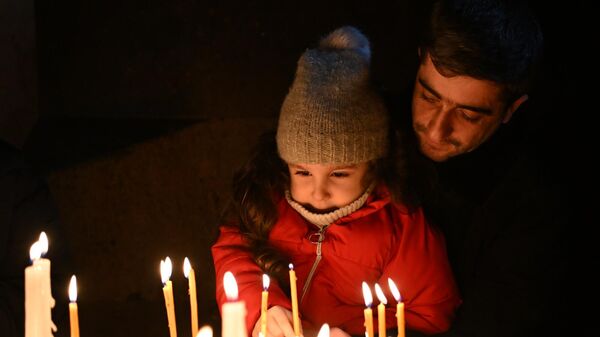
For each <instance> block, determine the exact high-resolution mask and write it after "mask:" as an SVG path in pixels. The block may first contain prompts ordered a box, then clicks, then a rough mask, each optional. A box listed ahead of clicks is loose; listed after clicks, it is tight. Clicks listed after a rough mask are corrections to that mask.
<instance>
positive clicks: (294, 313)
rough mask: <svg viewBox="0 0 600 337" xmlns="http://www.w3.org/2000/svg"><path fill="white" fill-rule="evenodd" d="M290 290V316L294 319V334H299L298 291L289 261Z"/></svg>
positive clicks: (292, 266)
mask: <svg viewBox="0 0 600 337" xmlns="http://www.w3.org/2000/svg"><path fill="white" fill-rule="evenodd" d="M289 267H290V292H291V293H292V294H291V295H292V318H293V321H294V334H295V335H296V336H297V337H298V336H300V334H301V332H300V314H299V313H298V291H297V289H296V280H297V278H296V272H295V271H294V265H293V264H291V263H290V266H289Z"/></svg>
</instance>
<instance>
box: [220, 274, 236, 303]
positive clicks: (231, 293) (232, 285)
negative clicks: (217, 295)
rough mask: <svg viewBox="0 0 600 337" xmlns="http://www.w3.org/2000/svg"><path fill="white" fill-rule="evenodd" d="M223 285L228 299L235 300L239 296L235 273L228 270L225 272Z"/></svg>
mask: <svg viewBox="0 0 600 337" xmlns="http://www.w3.org/2000/svg"><path fill="white" fill-rule="evenodd" d="M223 287H224V288H225V295H226V296H227V299H228V300H230V301H235V300H237V298H238V287H237V282H236V281H235V277H233V274H232V273H231V272H230V271H228V272H225V275H224V276H223Z"/></svg>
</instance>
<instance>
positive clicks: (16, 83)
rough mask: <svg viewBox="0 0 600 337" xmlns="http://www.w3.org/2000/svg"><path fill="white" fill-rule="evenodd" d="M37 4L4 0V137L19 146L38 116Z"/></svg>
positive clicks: (0, 83) (0, 114)
mask: <svg viewBox="0 0 600 337" xmlns="http://www.w3.org/2000/svg"><path fill="white" fill-rule="evenodd" d="M33 3H34V1H33V0H2V1H0V138H2V139H3V140H4V141H7V142H9V143H11V144H13V145H15V146H17V147H22V146H23V144H24V142H25V140H26V139H27V136H28V134H29V132H30V130H31V128H32V126H33V123H34V121H35V119H36V117H37V111H36V103H37V102H36V100H37V92H36V85H37V84H36V64H35V17H34V8H33V7H34V4H33Z"/></svg>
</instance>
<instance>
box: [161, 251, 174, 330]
mask: <svg viewBox="0 0 600 337" xmlns="http://www.w3.org/2000/svg"><path fill="white" fill-rule="evenodd" d="M172 272H173V264H172V263H171V259H170V258H169V257H168V256H167V258H166V259H165V260H164V261H163V260H161V261H160V278H161V279H162V283H163V284H164V286H163V294H164V295H165V306H166V308H167V321H168V323H169V334H170V336H171V337H177V323H176V322H175V300H174V299H173V284H172V283H171V280H170V278H171V273H172Z"/></svg>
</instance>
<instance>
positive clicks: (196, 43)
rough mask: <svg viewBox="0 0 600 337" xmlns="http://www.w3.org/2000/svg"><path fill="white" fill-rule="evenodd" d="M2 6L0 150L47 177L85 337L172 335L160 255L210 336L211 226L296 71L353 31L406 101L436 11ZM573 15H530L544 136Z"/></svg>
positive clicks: (568, 75) (213, 312)
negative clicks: (535, 28) (536, 29)
mask: <svg viewBox="0 0 600 337" xmlns="http://www.w3.org/2000/svg"><path fill="white" fill-rule="evenodd" d="M1 4H2V5H1V6H2V7H1V8H0V70H1V72H0V91H1V92H0V107H1V109H0V136H1V137H2V138H3V139H5V140H7V141H9V142H11V143H13V144H15V145H17V146H18V147H21V148H23V150H24V151H25V154H26V157H27V159H28V160H29V161H30V162H31V163H33V164H34V165H35V167H36V168H38V169H39V170H40V172H41V173H42V174H44V175H45V176H46V177H47V180H48V183H49V185H50V188H51V190H52V193H53V194H54V197H55V199H56V201H57V204H58V207H59V210H60V213H61V218H62V222H63V225H64V233H65V237H63V238H50V249H52V239H55V240H65V241H66V242H68V244H69V247H70V250H71V253H72V257H73V266H72V268H73V271H72V273H73V274H76V275H77V277H78V282H79V310H80V321H81V335H82V336H86V337H94V336H115V337H116V336H142V335H144V336H167V334H168V328H167V322H166V314H165V310H164V304H163V298H162V291H161V287H162V284H161V281H160V275H159V261H160V259H162V258H164V257H165V256H167V255H168V256H170V257H171V259H172V260H173V262H174V274H173V277H172V280H173V282H174V288H175V301H176V305H177V307H176V308H177V310H176V311H177V319H178V328H179V335H180V336H189V335H190V333H189V325H188V320H189V318H188V317H189V311H188V310H189V306H188V302H187V280H185V279H184V277H183V273H182V267H181V266H182V263H183V258H184V257H185V256H188V257H189V258H190V260H191V262H192V265H193V266H194V268H195V270H196V277H197V283H198V301H199V316H200V318H199V320H200V323H201V324H206V323H208V324H211V325H213V327H215V328H216V329H218V328H219V326H218V324H219V323H218V322H219V318H218V311H217V308H216V304H215V303H214V274H213V268H212V258H211V256H210V251H209V247H210V244H211V242H212V240H213V239H214V234H215V233H214V228H215V227H216V224H217V223H218V219H219V214H220V211H221V210H222V209H223V207H224V206H225V204H226V201H227V198H228V196H229V183H230V178H231V174H232V172H233V170H234V169H236V168H237V167H239V166H240V165H241V164H242V163H243V161H244V160H245V159H246V158H247V156H248V154H249V151H250V145H251V144H254V143H255V141H256V139H257V136H258V135H259V134H260V133H261V132H263V131H264V130H266V129H268V128H271V127H274V126H275V123H276V119H277V115H278V111H279V107H280V104H281V102H282V101H283V98H284V97H285V94H286V92H287V89H288V87H289V85H290V83H291V81H292V79H293V75H294V71H295V64H296V60H297V59H298V57H299V56H300V54H301V53H302V52H303V51H304V50H305V48H307V47H313V46H315V44H316V42H317V41H318V39H319V38H320V37H322V36H324V35H325V34H326V33H328V32H329V31H331V30H333V29H335V28H337V27H339V26H341V25H346V24H351V25H355V26H356V27H358V28H359V29H361V30H362V31H363V32H364V33H365V34H366V35H367V36H368V37H369V38H370V40H371V44H372V50H373V59H372V62H373V78H374V80H375V81H376V82H377V83H378V84H379V85H380V86H381V87H383V88H385V89H386V90H389V91H391V92H396V93H400V92H402V91H404V90H407V88H409V87H410V85H411V81H412V79H413V76H414V70H415V67H416V61H417V58H416V56H417V53H416V52H417V50H416V48H417V40H418V34H419V32H420V26H421V25H422V24H423V20H424V18H425V17H426V15H427V13H428V9H429V1H426V2H421V1H395V2H391V1H390V2H377V3H376V2H372V3H367V2H364V1H360V2H359V1H328V2H325V1H322V2H314V3H311V2H299V1H294V2H286V1H272V2H270V1H240V2H233V1H192V0H179V1H159V0H150V1H92V0H90V1H78V2H67V1H33V0H2V2H1ZM570 6H571V7H566V6H565V5H564V4H555V5H552V6H550V5H543V6H536V9H537V10H538V11H539V15H540V20H541V23H542V26H543V28H544V30H545V33H546V42H547V61H546V75H545V80H544V83H543V85H544V88H546V89H549V90H550V91H549V92H545V93H544V94H543V95H539V96H538V97H537V98H536V97H535V96H534V97H533V99H538V100H541V99H545V100H546V101H547V102H548V105H549V106H555V107H556V109H554V110H552V111H550V112H549V114H548V116H549V119H548V120H547V121H546V122H545V124H546V125H545V128H546V129H547V130H549V132H550V133H551V132H553V131H554V129H553V128H554V127H555V126H556V125H558V124H561V123H562V120H561V118H560V116H562V114H563V113H566V112H568V111H562V110H563V109H564V108H569V105H568V100H567V98H566V97H567V93H571V92H573V91H575V87H576V85H577V82H575V80H574V78H573V77H572V73H573V70H574V69H575V64H573V63H571V62H569V61H567V59H568V58H569V57H570V56H571V55H572V51H573V50H576V48H575V42H574V41H573V40H572V39H571V35H570V34H571V30H570V27H571V24H572V23H573V22H574V21H575V20H573V19H571V18H570V17H569V16H568V14H567V13H570V12H573V11H574V10H578V9H577V8H573V7H572V6H573V5H570ZM567 121H568V119H567ZM569 125H570V124H569ZM557 136H558V137H565V139H571V138H573V136H574V133H571V132H566V133H565V132H560V133H558V132H557ZM557 143H560V144H561V145H559V146H562V147H563V149H566V148H567V146H568V144H569V142H566V141H565V142H557ZM553 146H555V144H553ZM561 152H562V151H561ZM560 160H562V159H560ZM23 254H27V252H23ZM66 293H67V290H66V289H65V292H64V294H62V293H59V294H54V295H55V297H59V296H66ZM66 310H67V308H60V307H57V308H55V309H54V312H55V313H56V312H57V311H64V312H66ZM67 334H68V331H65V330H64V329H63V331H60V332H59V334H57V335H67Z"/></svg>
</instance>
